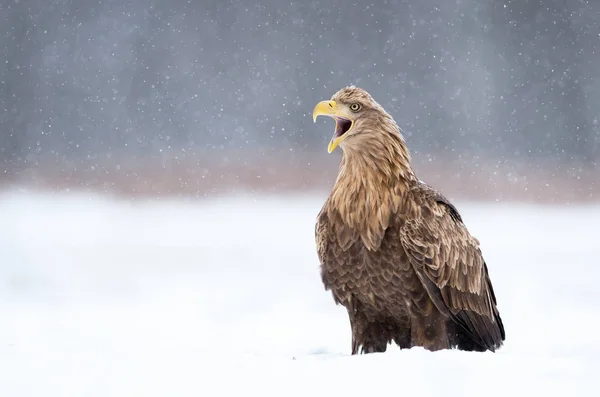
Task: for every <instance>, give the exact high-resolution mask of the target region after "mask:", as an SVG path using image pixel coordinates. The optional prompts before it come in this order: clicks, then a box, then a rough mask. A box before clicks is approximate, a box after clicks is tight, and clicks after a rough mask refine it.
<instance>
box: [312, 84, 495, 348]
mask: <svg viewBox="0 0 600 397" xmlns="http://www.w3.org/2000/svg"><path fill="white" fill-rule="evenodd" d="M319 115H326V116H330V117H332V118H334V119H335V120H336V132H335V133H334V136H333V138H332V140H331V142H330V144H329V152H332V151H333V150H334V149H335V148H336V147H337V146H338V145H339V146H340V147H341V148H342V151H343V155H342V161H341V165H340V170H339V175H338V178H337V180H336V182H335V185H334V186H333V189H332V191H331V194H330V195H329V197H328V198H327V200H326V202H325V204H324V206H323V208H322V209H321V211H320V213H319V215H318V217H317V223H316V227H315V234H316V244H317V253H318V256H319V259H320V262H321V276H322V280H323V283H324V285H325V288H326V289H327V290H331V292H332V294H333V298H334V300H335V302H336V303H337V304H341V305H343V306H344V307H346V309H347V310H348V315H349V317H350V325H351V329H352V354H357V353H370V352H383V351H385V350H386V348H387V345H388V343H391V342H392V341H394V342H395V343H396V344H397V345H398V346H399V347H400V348H410V347H412V346H422V347H424V348H426V349H428V350H432V351H434V350H440V349H451V348H457V349H460V350H470V351H486V350H490V351H495V349H497V348H499V347H500V346H501V345H502V343H503V341H504V339H505V333H504V326H503V324H502V320H501V318H500V314H499V312H498V309H497V307H496V297H495V295H494V290H493V288H492V283H491V281H490V277H489V275H488V269H487V266H486V263H485V260H484V259H483V256H482V253H481V250H480V248H479V241H478V240H477V239H476V238H475V237H473V236H471V234H470V233H469V231H468V230H467V228H466V227H465V225H464V224H463V221H462V219H461V216H460V215H459V213H458V211H457V210H456V208H455V207H454V206H453V205H452V204H451V203H450V202H449V201H448V200H447V199H446V198H445V197H444V196H443V195H442V194H440V193H438V192H437V191H436V190H434V189H433V188H431V187H430V186H428V185H426V184H425V183H423V182H421V181H420V180H419V179H418V178H417V177H416V176H415V172H414V171H413V169H412V167H411V164H410V155H409V153H408V150H407V148H406V144H405V142H404V139H403V137H402V135H401V132H400V129H399V128H398V126H397V124H396V122H395V121H394V119H393V118H392V117H391V116H390V115H389V114H388V113H387V112H386V111H385V110H384V109H383V108H382V107H381V106H380V105H379V104H378V103H377V102H375V101H374V100H373V98H372V97H371V96H370V95H369V94H368V93H367V92H365V91H364V90H362V89H360V88H356V87H346V88H343V89H341V90H340V91H338V92H337V93H335V94H334V95H333V97H332V98H331V100H330V101H322V102H320V103H319V104H318V105H317V106H316V107H315V110H314V112H313V119H314V120H316V118H317V116H319Z"/></svg>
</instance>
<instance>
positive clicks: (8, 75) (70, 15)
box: [0, 0, 600, 203]
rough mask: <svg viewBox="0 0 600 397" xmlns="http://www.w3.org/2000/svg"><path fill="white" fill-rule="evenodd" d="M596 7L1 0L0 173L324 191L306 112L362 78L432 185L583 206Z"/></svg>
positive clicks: (592, 177)
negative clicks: (321, 189)
mask: <svg viewBox="0 0 600 397" xmlns="http://www.w3.org/2000/svg"><path fill="white" fill-rule="evenodd" d="M599 44H600V2H598V1H585V0H560V1H559V0H535V1H533V0H519V1H514V0H513V1H511V0H503V1H499V0H479V1H477V0H455V1H448V0H419V1H416V0H407V1H378V2H347V1H340V0H330V1H327V2H323V1H306V2H282V1H276V0H268V1H260V2H242V1H230V0H225V1H216V0H202V1H188V0H173V1H169V2H167V1H163V2H160V1H153V0H102V1H99V0H78V1H47V0H28V1H24V0H4V1H2V2H1V3H0V54H1V58H0V183H1V184H2V186H3V187H5V188H6V187H12V186H28V187H36V188H43V189H73V190H75V189H79V190H92V191H99V192H105V193H117V194H121V195H125V196H130V197H133V196H139V195H142V196H144V197H152V196H162V195H176V196H193V197H206V196H211V195H216V194H220V193H223V192H229V193H232V192H233V193H235V192H240V191H271V192H272V191H279V192H282V191H288V190H292V189H294V190H297V191H306V190H309V189H320V188H323V189H326V188H328V187H329V186H330V185H331V183H333V180H334V178H335V175H336V173H337V164H338V162H339V156H340V153H338V152H336V153H334V154H332V155H328V154H327V152H326V145H327V142H328V141H329V139H330V137H331V134H332V132H333V123H326V122H322V121H321V119H319V121H318V122H317V124H316V125H315V124H313V122H312V119H311V112H312V108H313V106H314V105H315V104H316V103H317V102H318V101H320V100H322V99H327V98H329V97H330V96H331V95H332V94H333V93H334V92H335V91H337V90H338V89H339V88H341V87H343V86H345V85H349V84H355V85H358V86H360V87H362V88H365V89H367V90H368V91H369V92H370V93H371V94H372V95H373V96H374V97H375V99H376V100H377V101H378V102H379V103H381V104H382V105H383V106H384V107H385V108H386V109H387V110H388V111H389V112H390V113H391V114H392V115H393V116H394V117H395V119H396V121H397V122H398V124H399V125H400V126H401V128H402V129H403V131H404V134H405V137H406V139H407V142H408V144H409V148H410V150H411V153H412V154H413V158H414V162H415V167H416V169H417V173H418V174H419V176H420V177H421V178H422V179H424V180H425V181H427V182H430V183H432V184H434V185H436V186H437V187H439V188H441V189H442V190H444V191H445V192H446V193H447V194H449V195H451V196H459V197H465V198H472V199H481V200H491V199H496V200H500V199H501V200H536V201H551V202H562V203H565V202H571V201H574V200H590V199H591V200H595V199H597V198H598V197H600V195H599V188H598V182H597V181H598V178H599V177H600V171H599V169H600V167H599V166H598V160H600V126H599V125H598V120H599V118H600V115H599V109H600V90H599V88H600V79H599V78H600V45H599Z"/></svg>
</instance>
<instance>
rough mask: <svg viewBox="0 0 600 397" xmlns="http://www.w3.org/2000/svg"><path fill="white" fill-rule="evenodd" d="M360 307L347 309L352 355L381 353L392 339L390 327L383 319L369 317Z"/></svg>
mask: <svg viewBox="0 0 600 397" xmlns="http://www.w3.org/2000/svg"><path fill="white" fill-rule="evenodd" d="M361 309H362V307H356V308H354V307H351V308H349V310H348V314H349V317H350V325H351V327H352V355H355V354H359V353H360V354H368V353H383V352H385V351H386V349H387V345H388V343H389V342H390V341H391V340H392V335H391V332H390V328H389V327H388V324H387V323H386V322H385V321H380V319H377V320H374V319H372V318H369V317H368V316H367V315H366V314H365V313H364V311H363V310H361Z"/></svg>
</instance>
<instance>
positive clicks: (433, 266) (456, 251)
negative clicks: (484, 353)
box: [400, 184, 505, 350]
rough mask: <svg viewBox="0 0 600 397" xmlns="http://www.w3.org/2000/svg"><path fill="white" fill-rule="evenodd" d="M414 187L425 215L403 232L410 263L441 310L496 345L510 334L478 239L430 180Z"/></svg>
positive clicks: (484, 342) (481, 341) (491, 346)
mask: <svg viewBox="0 0 600 397" xmlns="http://www.w3.org/2000/svg"><path fill="white" fill-rule="evenodd" d="M413 192H414V193H415V194H414V197H415V200H416V201H415V204H416V205H419V206H420V208H421V216H419V217H415V218H413V219H406V220H405V223H404V225H403V226H402V229H401V232H400V239H401V243H402V245H403V247H404V250H405V251H406V254H407V256H408V259H409V261H410V263H411V264H412V266H413V268H414V269H415V271H416V273H417V275H418V277H419V279H420V280H421V282H422V284H423V286H424V287H425V289H426V290H427V293H428V295H429V296H430V298H431V300H432V301H433V302H434V304H435V305H436V307H437V308H438V310H440V311H441V312H442V313H444V314H446V315H448V316H449V317H450V318H452V319H453V320H454V321H455V322H456V323H458V324H459V325H460V326H462V327H463V329H464V330H465V332H467V333H468V334H469V335H470V336H471V337H472V338H473V339H474V340H476V341H477V342H478V343H479V344H480V345H481V346H485V347H487V348H488V349H490V350H494V349H495V348H497V347H499V346H500V345H501V344H502V341H503V340H504V338H505V333H504V326H503V324H502V320H501V318H500V315H499V313H498V309H497V307H496V296H495V294H494V290H493V287H492V283H491V281H490V277H489V275H488V270H487V266H486V263H485V260H484V258H483V255H482V253H481V250H480V248H479V241H477V239H476V238H474V237H473V236H472V235H471V234H470V233H469V231H468V230H467V228H466V226H465V225H464V224H463V222H462V218H461V216H460V214H459V213H458V211H457V210H456V208H455V207H454V206H453V205H452V204H451V203H450V202H449V201H448V200H447V199H446V198H445V197H444V196H442V195H441V194H440V193H438V192H437V191H435V190H434V189H432V188H430V187H429V186H427V185H425V184H420V185H418V186H417V187H416V189H414V190H413Z"/></svg>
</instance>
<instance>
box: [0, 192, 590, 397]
mask: <svg viewBox="0 0 600 397" xmlns="http://www.w3.org/2000/svg"><path fill="white" fill-rule="evenodd" d="M324 198H325V194H322V195H316V194H315V195H313V196H311V197H290V196H281V197H277V196H271V197H243V198H242V197H238V198H228V199H218V200H212V201H166V200H160V201H156V202H153V203H138V202H124V201H113V200H110V199H108V198H101V197H95V196H85V195H77V194H69V195H62V196H61V195H52V196H50V195H48V196H46V195H34V194H26V193H12V194H5V195H2V196H0V396H7V397H16V396H31V397H39V396H44V397H50V396H106V397H109V396H110V397H115V396H124V397H134V396H173V397H174V396H216V395H231V396H239V395H252V396H254V395H256V396H271V395H273V396H289V395H302V396H320V395H329V396H331V395H332V394H331V393H334V394H333V395H342V394H341V393H344V395H346V394H349V395H360V396H365V395H374V393H383V394H385V395H399V396H401V395H415V393H418V394H417V395H440V394H441V395H444V396H467V395H472V396H485V397H488V396H506V395H507V394H508V393H512V394H513V395H515V396H520V395H524V396H525V395H528V396H533V395H536V396H537V395H540V396H553V395H560V396H563V397H564V396H580V395H590V396H591V395H598V394H597V393H598V385H599V382H598V378H599V375H598V371H599V368H600V289H599V288H598V280H599V279H600V262H599V259H598V255H597V250H598V244H599V243H600V231H599V229H600V205H597V206H563V207H543V206H528V205H514V204H503V203H490V204H473V203H457V204H458V207H459V210H461V211H462V213H463V217H464V218H465V221H466V223H467V226H468V227H469V228H470V230H471V231H472V232H473V233H474V234H475V235H476V236H477V237H478V238H479V239H480V241H481V244H482V248H483V252H484V254H485V256H486V259H487V262H488V265H489V268H490V273H491V277H492V281H493V283H494V286H495V290H496V294H497V297H498V301H499V308H500V311H501V314H502V317H503V320H504V324H505V326H506V332H507V341H506V344H505V346H504V347H503V348H502V349H501V350H499V351H498V352H497V353H495V354H493V353H485V354H481V353H467V352H459V351H444V352H437V353H430V352H426V351H424V350H422V349H412V350H408V351H402V352H401V351H399V350H398V349H397V348H396V346H395V345H392V346H389V347H388V351H387V352H386V353H383V354H373V355H366V356H355V357H352V356H350V355H349V352H350V331H349V326H348V319H347V316H346V313H345V310H344V309H343V308H342V307H339V306H335V305H334V303H333V300H332V299H331V296H330V295H329V293H328V292H326V291H324V289H323V287H322V285H321V281H320V278H319V269H318V261H317V256H316V252H315V246H314V237H313V231H314V221H315V217H316V214H317V212H318V211H319V209H320V207H321V204H322V202H323V200H324ZM338 393H339V394H338ZM367 393H369V394H367ZM515 393H516V394H515Z"/></svg>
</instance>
